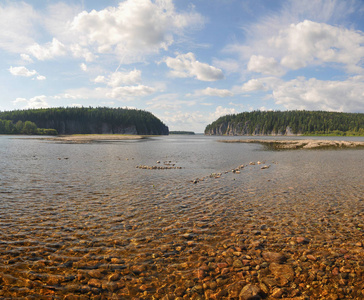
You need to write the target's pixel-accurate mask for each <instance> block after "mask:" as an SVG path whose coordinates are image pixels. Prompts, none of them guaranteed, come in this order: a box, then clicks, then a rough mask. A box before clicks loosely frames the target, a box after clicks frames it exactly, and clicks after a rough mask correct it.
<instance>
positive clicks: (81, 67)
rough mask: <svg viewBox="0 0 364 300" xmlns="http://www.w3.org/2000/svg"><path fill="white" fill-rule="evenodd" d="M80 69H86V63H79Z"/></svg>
mask: <svg viewBox="0 0 364 300" xmlns="http://www.w3.org/2000/svg"><path fill="white" fill-rule="evenodd" d="M80 69H81V70H82V71H84V72H86V71H87V65H86V64H85V63H82V64H80Z"/></svg>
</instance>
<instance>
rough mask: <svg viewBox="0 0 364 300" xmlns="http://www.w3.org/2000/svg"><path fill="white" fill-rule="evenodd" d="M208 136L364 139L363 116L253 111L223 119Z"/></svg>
mask: <svg viewBox="0 0 364 300" xmlns="http://www.w3.org/2000/svg"><path fill="white" fill-rule="evenodd" d="M205 134H207V135H296V134H300V135H333V136H344V135H346V136H364V114H360V113H339V112H327V111H304V110H303V111H298V110H295V111H253V112H243V113H240V114H233V115H226V116H223V117H220V118H219V119H217V120H216V121H214V122H213V123H211V124H209V125H207V127H206V129H205Z"/></svg>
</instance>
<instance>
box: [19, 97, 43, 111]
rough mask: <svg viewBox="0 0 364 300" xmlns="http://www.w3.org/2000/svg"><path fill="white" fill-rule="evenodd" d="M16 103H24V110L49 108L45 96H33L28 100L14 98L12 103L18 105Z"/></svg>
mask: <svg viewBox="0 0 364 300" xmlns="http://www.w3.org/2000/svg"><path fill="white" fill-rule="evenodd" d="M18 103H24V104H25V106H24V107H23V108H24V109H29V108H48V107H49V105H48V102H47V97H46V96H45V95H41V96H35V97H33V98H30V99H29V100H28V99H26V98H16V99H15V100H14V101H13V104H18Z"/></svg>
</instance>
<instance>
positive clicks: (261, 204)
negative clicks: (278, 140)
mask: <svg viewBox="0 0 364 300" xmlns="http://www.w3.org/2000/svg"><path fill="white" fill-rule="evenodd" d="M227 138H228V137H227ZM219 139H221V137H205V136H198V135H197V136H168V137H155V138H150V139H145V140H137V141H116V142H99V143H92V144H63V143H55V142H48V141H42V140H39V139H33V138H17V137H9V136H1V137H0V157H1V161H0V183H1V185H0V197H1V198H0V199H1V200H0V278H1V279H0V296H1V297H4V298H14V297H19V298H24V297H34V298H42V297H43V298H45V299H46V298H49V299H52V298H56V299H58V298H59V299H63V298H65V297H66V298H69V299H72V297H75V298H76V299H77V297H85V299H87V298H92V297H95V298H97V297H101V298H105V299H107V298H112V297H114V298H115V299H131V298H133V297H139V298H141V299H152V297H154V298H155V299H159V298H163V297H165V296H166V295H171V297H181V299H190V298H192V299H205V298H206V299H207V298H209V297H208V295H210V294H211V295H212V294H213V293H215V294H216V293H218V292H221V293H222V294H221V298H220V299H224V297H226V299H228V297H230V298H231V299H235V298H234V297H233V294H231V293H232V292H231V291H230V290H229V289H228V287H230V286H232V285H233V284H235V283H236V282H241V281H244V282H245V283H248V282H252V283H255V284H257V285H258V284H259V282H261V278H260V276H261V274H260V273H259V272H260V270H264V268H265V267H264V266H265V265H264V261H263V260H262V257H261V252H262V251H274V252H284V253H285V255H286V256H289V257H290V260H289V261H290V263H291V265H292V266H296V265H295V261H299V260H298V258H299V257H301V256H302V255H306V254H307V253H313V255H315V256H316V257H318V260H317V261H313V262H312V266H307V268H309V270H311V269H319V268H320V265H318V262H320V263H321V264H322V263H323V262H326V261H329V262H330V264H324V265H325V268H326V267H329V269H330V268H331V269H330V270H329V271H327V272H328V274H331V273H332V270H333V269H334V268H335V267H336V264H338V266H337V267H339V266H347V265H349V266H348V267H350V268H352V270H355V272H354V271H352V273H353V274H354V273H355V274H356V276H355V277H349V278H344V279H342V278H337V282H336V281H335V280H336V278H331V277H330V276H331V275H330V276H329V277H328V281H327V282H324V285H322V284H321V283H320V286H319V287H318V286H315V285H314V283H312V282H314V281H315V282H318V279H317V278H316V279H315V280H311V281H312V282H310V284H306V285H304V286H300V285H299V282H297V283H292V284H291V283H289V284H286V285H284V286H283V287H281V288H283V289H284V294H283V295H286V296H287V297H288V296H290V295H291V294H292V293H298V294H297V295H309V296H311V297H314V298H312V299H320V297H321V296H319V294H317V293H324V291H325V290H327V293H333V292H334V290H338V289H339V288H342V291H340V293H342V295H344V296H343V297H348V299H351V298H350V297H359V296H358V295H359V294H360V293H361V289H364V286H363V287H361V286H360V285H359V284H358V283H362V282H363V276H364V275H363V274H364V266H363V262H362V261H363V258H364V253H363V251H362V249H363V248H362V247H361V246H360V245H359V243H360V242H364V240H363V237H364V235H363V230H364V220H363V216H364V177H363V167H364V155H363V154H364V150H358V149H346V150H342V149H341V150H339V149H335V150H333V149H331V150H296V151H270V150H268V149H266V148H264V147H263V146H262V145H259V144H227V143H219V142H217V141H218V140H219ZM356 140H357V139H356ZM157 161H160V163H159V164H158V163H157ZM257 161H260V162H263V163H262V164H255V165H250V164H249V163H250V162H257ZM165 164H167V165H172V164H174V165H175V166H178V167H182V169H173V170H145V169H138V168H136V166H139V165H147V166H158V165H161V166H163V165H165ZM241 165H244V166H245V167H244V168H242V169H241V170H240V174H237V173H233V172H231V170H232V169H233V168H237V167H239V166H241ZM263 165H269V166H270V167H269V168H268V169H264V170H263V169H261V166H263ZM225 172H227V173H225ZM213 173H221V175H214V176H210V175H211V174H213ZM216 177H217V178H216ZM195 179H199V180H198V183H192V181H193V180H195ZM300 236H304V237H305V238H307V239H308V240H310V243H309V244H308V245H299V246H297V245H296V244H295V243H293V242H291V241H292V239H294V238H296V237H300ZM252 245H253V246H252ZM229 249H231V251H230V250H229ZM342 249H344V250H345V251H347V252H348V251H349V253H351V252H350V251H352V253H351V255H352V256H351V258H350V259H348V258H347V259H346V261H347V262H346V263H345V262H344V263H342V260H344V261H345V259H344V258H343V256H344V255H345V254H347V252H345V251H343V250H342ZM358 249H359V250H358ZM307 251H309V252H307ZM310 251H311V252H310ZM340 251H341V252H345V253H342V255H341V254H340V255H339V256H335V255H334V256H333V255H331V254H330V253H332V252H335V253H336V252H339V253H341V252H340ZM233 252H234V253H240V254H234V256H233V258H234V257H235V256H236V257H239V258H243V257H245V260H250V261H251V262H250V263H249V264H248V263H247V265H244V266H243V267H241V268H239V267H236V266H235V267H234V265H233V262H232V259H229V257H230V258H231V255H230V254H229V253H233ZM224 253H225V254H224ZM243 260H244V259H243ZM291 260H292V261H291ZM221 263H226V264H227V268H228V269H229V271H224V272H225V273H224V274H222V271H221V266H220V269H219V267H218V266H217V265H218V264H221ZM340 264H341V265H340ZM342 264H343V265H342ZM357 267H358V268H359V269H357ZM201 268H203V271H201ZM225 269H226V268H225ZM199 270H200V271H199ZM325 270H326V269H325ZM358 270H359V271H358ZM199 272H200V273H199ZM201 272H202V273H203V274H202V275H201ZM262 272H263V271H262ZM295 272H296V273H295V274H298V275H300V274H301V273H302V274H304V271H302V272H301V271H299V272H298V273H297V269H296V267H295ZM307 272H308V271H307ZM358 272H359V273H358ZM262 274H263V273H262ZM350 274H351V273H350ZM298 275H297V276H298ZM267 276H268V277H269V276H270V275H269V274H267ZM340 279H341V280H347V281H346V282H344V284H342V285H343V286H342V287H340ZM320 282H321V281H320ZM322 282H323V281H322ZM336 283H337V284H336ZM293 284H295V286H293ZM317 284H318V283H317ZM242 285H243V284H242ZM307 286H310V288H309V287H307ZM350 286H353V290H352V291H349V292H348V291H346V290H345V288H347V287H350ZM314 287H315V288H314ZM224 289H225V290H226V291H225V292H222V291H223V290H224ZM209 291H211V292H209ZM294 291H295V292H294ZM270 292H271V291H269V292H266V297H267V296H268V294H269V293H270ZM209 293H210V294H209ZM229 293H230V294H229Z"/></svg>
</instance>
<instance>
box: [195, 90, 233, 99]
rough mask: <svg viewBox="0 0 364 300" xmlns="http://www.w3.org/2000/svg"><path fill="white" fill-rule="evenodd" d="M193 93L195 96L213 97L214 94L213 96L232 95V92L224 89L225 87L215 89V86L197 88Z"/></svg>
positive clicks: (223, 96)
mask: <svg viewBox="0 0 364 300" xmlns="http://www.w3.org/2000/svg"><path fill="white" fill-rule="evenodd" d="M194 95H195V96H213V97H214V96H215V97H221V98H225V97H232V96H234V93H232V92H231V91H229V90H226V89H216V88H211V87H208V88H206V89H203V90H197V91H196V92H195V94H194Z"/></svg>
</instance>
